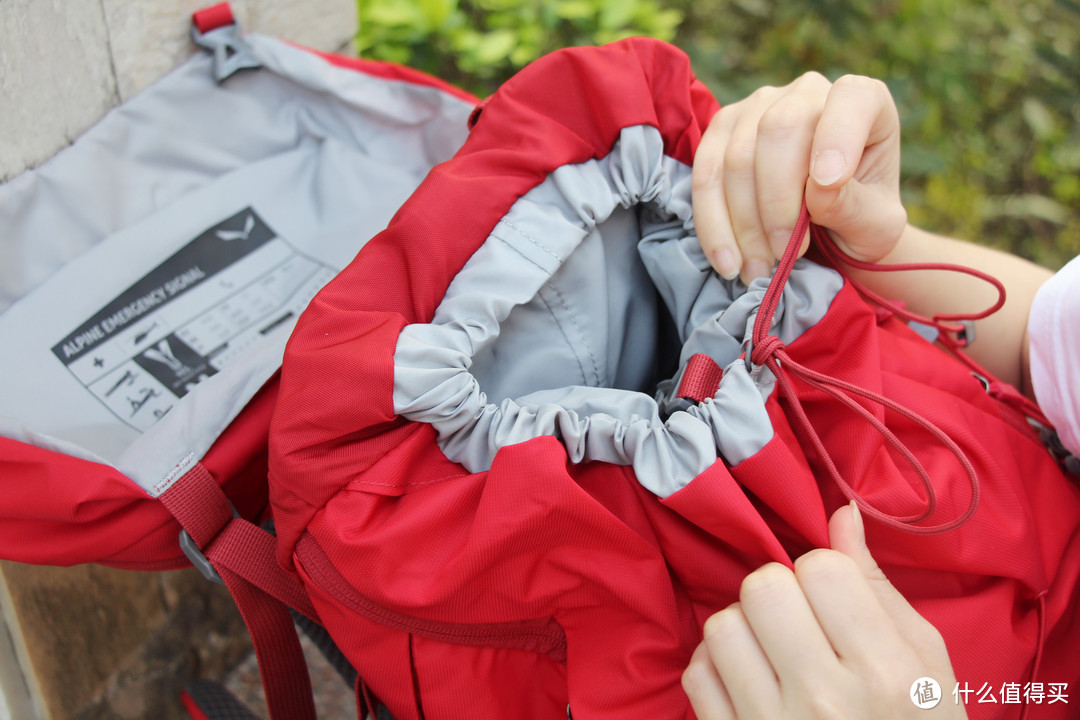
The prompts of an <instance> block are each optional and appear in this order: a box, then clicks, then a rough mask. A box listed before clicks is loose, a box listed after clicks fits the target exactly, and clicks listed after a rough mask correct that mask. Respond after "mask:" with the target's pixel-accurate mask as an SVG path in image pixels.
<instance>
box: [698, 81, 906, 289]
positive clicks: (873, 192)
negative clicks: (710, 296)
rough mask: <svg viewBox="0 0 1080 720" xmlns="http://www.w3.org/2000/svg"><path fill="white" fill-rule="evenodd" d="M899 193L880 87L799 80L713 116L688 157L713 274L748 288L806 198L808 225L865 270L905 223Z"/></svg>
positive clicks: (895, 142) (892, 111)
mask: <svg viewBox="0 0 1080 720" xmlns="http://www.w3.org/2000/svg"><path fill="white" fill-rule="evenodd" d="M899 186H900V121H899V117H898V115H897V111H896V105H895V103H894V102H893V99H892V96H891V95H890V94H889V90H888V88H887V87H886V86H885V84H884V83H882V82H880V81H878V80H872V79H870V78H866V77H860V76H854V75H847V76H844V77H842V78H840V79H839V80H837V81H836V82H835V83H829V81H828V80H826V79H825V78H824V77H823V76H821V75H819V74H817V73H807V74H806V75H803V76H802V77H800V78H799V79H798V80H796V81H794V82H793V83H791V84H790V85H787V86H785V87H781V88H774V87H766V88H762V89H760V90H758V91H757V92H755V93H754V94H753V95H751V96H750V97H749V98H747V99H745V100H742V101H740V102H737V103H734V104H732V105H728V106H726V107H723V108H721V110H720V111H719V112H717V113H716V115H715V116H714V117H713V119H712V121H711V122H710V123H709V127H708V128H707V129H706V131H705V134H704V136H703V137H702V139H701V144H700V145H699V147H698V150H697V153H696V155H695V157H694V168H693V202H694V222H695V225H696V227H697V233H698V240H699V241H700V242H701V246H702V249H704V251H705V255H706V257H707V258H708V259H709V262H710V264H711V265H712V266H713V268H714V269H715V270H716V271H717V272H718V273H719V274H720V275H722V276H723V277H725V278H727V279H729V280H730V279H732V278H734V277H735V276H736V275H740V276H741V277H742V279H743V281H744V282H749V281H750V280H752V279H754V278H755V277H760V276H764V275H768V274H769V272H770V271H771V268H772V265H773V263H774V261H775V259H776V258H778V257H780V255H782V254H783V251H784V248H785V247H786V245H787V243H788V240H789V239H790V237H791V233H792V231H793V230H794V228H795V223H796V221H797V219H798V216H799V210H800V209H801V207H802V200H803V197H804V194H805V198H806V205H807V209H808V210H809V211H810V218H811V220H813V222H815V223H817V224H818V225H821V226H823V227H825V228H827V229H828V230H829V231H830V233H831V235H832V237H833V239H834V240H835V241H836V242H837V244H838V245H839V246H840V248H841V249H842V250H844V251H845V252H847V253H848V254H849V255H851V256H852V257H854V258H856V259H859V260H864V261H869V262H872V261H876V260H879V259H881V258H882V257H883V256H884V255H885V254H887V253H888V252H889V250H891V249H892V247H893V246H894V245H895V244H896V242H897V240H898V239H899V237H900V234H901V233H902V232H903V230H904V228H905V226H906V224H907V213H906V212H905V210H904V207H903V205H902V204H901V202H900V190H899ZM807 244H808V240H807V239H804V241H803V246H802V252H805V251H806V246H807Z"/></svg>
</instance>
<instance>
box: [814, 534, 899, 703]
mask: <svg viewBox="0 0 1080 720" xmlns="http://www.w3.org/2000/svg"><path fill="white" fill-rule="evenodd" d="M795 577H796V578H797V579H798V581H799V586H800V587H801V588H802V591H803V593H804V594H805V595H806V599H807V601H808V602H809V604H810V607H811V608H812V610H813V612H814V616H815V617H816V618H817V620H818V622H819V623H820V625H821V629H822V630H823V631H824V633H825V636H826V637H827V638H828V640H829V644H830V645H832V647H833V649H834V650H835V651H836V653H837V655H839V656H840V659H841V662H842V663H843V664H845V665H848V666H851V665H853V664H854V665H856V666H863V667H872V666H874V664H875V662H876V661H879V660H880V658H882V657H889V658H894V659H901V658H905V659H907V658H911V649H910V647H909V646H907V645H906V644H905V642H904V639H903V638H902V637H901V636H900V634H899V632H898V631H897V629H896V627H895V624H894V622H893V619H892V617H891V616H890V615H889V613H888V612H887V611H886V610H885V608H884V607H883V606H882V604H881V601H880V599H879V598H878V596H877V594H876V593H875V592H874V590H873V589H872V588H871V585H870V584H869V583H868V581H867V579H866V578H865V577H864V576H863V571H862V569H861V568H860V567H859V566H858V565H857V564H856V563H855V561H854V560H853V559H852V558H850V557H848V556H846V555H844V554H843V553H840V552H836V551H835V550H824V549H819V550H811V551H810V552H808V553H806V554H805V555H803V556H801V557H800V558H799V559H798V560H796V561H795ZM895 689H896V690H897V691H898V692H899V693H900V695H902V694H903V691H904V690H905V689H906V685H903V683H901V682H899V681H898V682H897V683H896V688H895ZM901 699H902V698H901Z"/></svg>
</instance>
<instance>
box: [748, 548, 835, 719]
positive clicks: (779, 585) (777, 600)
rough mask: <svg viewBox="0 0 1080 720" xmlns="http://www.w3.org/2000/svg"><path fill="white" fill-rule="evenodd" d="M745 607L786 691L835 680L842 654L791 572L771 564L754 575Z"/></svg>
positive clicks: (750, 581) (759, 640) (757, 636)
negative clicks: (798, 686) (826, 635)
mask: <svg viewBox="0 0 1080 720" xmlns="http://www.w3.org/2000/svg"><path fill="white" fill-rule="evenodd" d="M739 603H740V605H741V607H742V612H743V614H744V615H745V617H746V619H747V621H748V622H749V624H750V627H751V628H752V630H753V633H754V636H755V637H756V638H757V641H758V643H759V644H760V645H761V648H762V650H763V651H764V652H765V655H766V657H767V658H768V660H769V663H770V664H771V665H772V667H773V669H774V670H775V672H776V675H777V677H778V678H779V681H780V685H781V687H783V686H784V685H785V683H787V684H790V683H792V682H795V683H798V684H800V686H802V685H806V686H807V687H803V688H802V689H803V690H808V689H809V686H811V685H813V684H816V683H819V682H825V683H829V682H831V681H832V679H833V678H834V677H835V670H836V669H837V668H838V667H839V661H838V660H837V657H836V652H835V651H834V650H833V648H832V646H831V645H830V644H829V641H828V639H827V638H826V637H825V633H824V632H823V630H822V629H821V625H820V624H819V623H818V620H817V618H816V616H815V615H814V612H813V610H812V609H811V607H810V604H809V603H808V602H807V599H806V596H805V595H804V594H803V591H802V589H801V588H800V587H799V583H798V580H797V579H796V577H795V574H794V573H793V572H792V571H791V570H790V569H789V568H787V567H785V566H783V565H780V564H778V563H770V564H768V565H764V566H762V567H761V568H758V569H757V570H755V571H754V572H752V573H751V574H750V575H748V576H747V577H746V578H745V579H744V580H743V583H742V587H741V588H740V591H739ZM790 689H791V688H790V687H789V690H790ZM737 707H738V704H737V703H736V708H737Z"/></svg>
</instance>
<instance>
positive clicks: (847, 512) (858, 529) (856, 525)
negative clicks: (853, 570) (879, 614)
mask: <svg viewBox="0 0 1080 720" xmlns="http://www.w3.org/2000/svg"><path fill="white" fill-rule="evenodd" d="M829 543H830V544H831V545H832V548H833V550H838V551H840V552H842V553H844V554H845V555H847V556H848V557H850V558H851V559H852V560H854V561H855V564H856V565H858V567H859V569H860V570H861V571H862V574H863V577H865V578H866V580H867V583H868V584H869V585H870V588H871V590H872V591H873V592H874V595H875V596H876V597H877V599H878V602H880V603H881V606H882V607H883V608H885V611H886V612H887V613H888V614H889V615H890V617H892V618H893V620H894V621H895V622H896V624H897V627H898V628H899V629H900V630H901V631H904V630H905V629H912V630H914V629H915V628H916V627H921V626H922V625H924V624H925V622H926V621H925V620H924V619H923V618H922V616H921V615H919V614H918V612H916V611H915V609H914V608H913V607H911V604H910V603H909V602H908V601H907V600H906V599H905V598H904V596H903V595H901V594H900V591H899V590H897V589H896V588H895V587H893V584H892V583H891V582H889V579H888V578H887V577H885V573H884V572H882V570H881V568H880V567H878V564H877V561H876V560H874V557H873V556H872V555H871V554H870V549H869V548H868V547H867V546H866V534H865V531H864V528H863V521H862V513H860V512H859V506H858V505H857V504H856V503H855V501H854V500H852V501H851V503H850V504H848V505H845V506H843V507H841V508H840V509H839V510H837V511H836V512H835V513H833V516H832V518H830V519H829Z"/></svg>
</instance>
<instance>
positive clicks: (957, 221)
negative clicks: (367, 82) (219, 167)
mask: <svg viewBox="0 0 1080 720" xmlns="http://www.w3.org/2000/svg"><path fill="white" fill-rule="evenodd" d="M358 2H359V9H360V32H359V34H358V36H357V45H358V49H359V51H360V53H361V55H362V56H367V57H376V58H380V59H386V60H393V61H396V62H402V63H406V64H409V65H412V66H414V67H418V68H420V69H422V70H426V71H428V72H430V73H432V74H435V75H438V76H440V77H442V78H445V79H447V80H449V81H451V82H454V83H456V84H458V85H461V86H463V87H465V88H467V89H469V90H472V91H473V92H475V93H477V94H479V95H486V94H488V93H490V92H492V91H493V90H494V89H495V88H496V87H498V85H499V84H500V83H501V82H503V81H504V80H505V79H506V78H508V77H509V76H510V75H511V74H512V73H513V72H515V71H516V70H517V69H519V68H520V67H522V66H523V65H525V64H526V63H528V62H529V61H531V60H533V59H535V58H536V57H539V56H540V55H541V54H543V53H546V52H550V51H552V50H555V49H557V48H559V47H564V46H570V45H585V44H596V43H604V42H609V41H612V40H617V39H619V38H622V37H626V36H629V35H651V36H653V37H659V38H661V39H664V40H669V41H672V42H674V43H676V44H677V45H679V46H680V47H682V48H683V49H684V50H686V51H687V53H688V54H689V55H690V57H691V59H692V60H693V64H694V69H695V71H696V73H697V74H698V76H699V77H700V78H701V79H702V80H703V81H705V82H706V84H707V85H708V86H709V87H710V88H711V89H712V90H713V92H714V93H715V94H716V96H717V97H718V98H719V99H720V101H721V102H733V101H735V100H738V99H740V98H742V97H745V96H746V95H747V94H749V93H750V92H752V91H753V90H754V89H755V88H757V87H759V86H761V85H765V84H771V85H782V84H786V83H788V82H790V81H791V80H793V79H794V78H796V77H798V76H799V75H800V74H802V73H803V72H806V71H808V70H817V71H819V72H822V73H823V74H825V75H826V76H828V77H830V78H836V77H838V76H840V75H842V74H844V73H859V74H864V75H871V76H874V77H878V78H881V79H883V80H885V82H886V83H887V84H888V85H889V88H890V89H891V91H892V93H893V97H894V98H895V99H896V102H897V106H898V107H899V109H900V116H901V122H902V125H903V128H904V130H903V132H904V139H903V178H904V179H903V193H904V199H905V203H906V205H907V208H908V212H909V216H910V218H911V220H912V222H914V223H916V224H918V225H920V226H922V227H925V228H927V229H930V230H935V231H938V232H942V233H946V234H951V235H956V236H959V237H965V238H968V239H972V240H975V241H978V242H983V243H986V244H990V245H994V246H997V247H1002V248H1005V249H1008V250H1012V251H1014V252H1018V253H1020V254H1021V255H1024V256H1026V257H1029V258H1031V259H1033V260H1036V261H1038V262H1041V263H1043V264H1046V265H1048V266H1051V267H1058V266H1060V265H1061V264H1062V263H1064V262H1065V261H1066V260H1068V259H1069V258H1071V257H1072V256H1073V255H1076V254H1078V253H1080V0H995V1H994V2H989V3H988V2H986V1H985V0H798V1H793V0H713V1H712V2H703V1H701V0H698V1H697V2H691V1H690V0H524V1H518V0H358Z"/></svg>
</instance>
